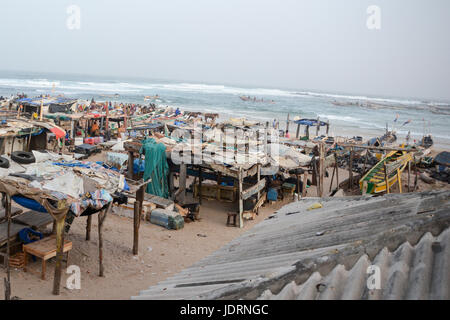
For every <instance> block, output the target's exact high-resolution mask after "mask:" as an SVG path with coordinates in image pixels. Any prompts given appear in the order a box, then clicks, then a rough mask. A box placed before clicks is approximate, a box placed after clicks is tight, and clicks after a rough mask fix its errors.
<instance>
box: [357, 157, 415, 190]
mask: <svg viewBox="0 0 450 320" xmlns="http://www.w3.org/2000/svg"><path fill="white" fill-rule="evenodd" d="M412 159H413V155H412V153H407V152H405V151H392V152H390V153H389V154H387V155H386V157H384V158H383V159H382V160H381V161H380V162H378V163H377V164H376V165H375V166H374V167H373V168H372V169H370V171H369V172H368V173H367V174H366V175H365V176H363V177H362V178H361V180H359V187H360V189H361V192H362V193H363V194H372V193H381V192H385V191H386V176H385V172H384V170H385V165H386V168H387V176H388V184H389V188H391V187H392V186H393V185H394V184H396V183H397V182H398V181H397V180H398V178H399V177H400V175H401V173H402V172H403V170H404V169H405V167H406V166H407V165H408V162H409V161H411V160H412Z"/></svg>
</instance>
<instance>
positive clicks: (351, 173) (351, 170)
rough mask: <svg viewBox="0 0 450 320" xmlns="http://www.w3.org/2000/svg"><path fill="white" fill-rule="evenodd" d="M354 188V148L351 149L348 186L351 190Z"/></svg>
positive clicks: (348, 189)
mask: <svg viewBox="0 0 450 320" xmlns="http://www.w3.org/2000/svg"><path fill="white" fill-rule="evenodd" d="M352 188H353V148H351V150H350V159H349V163H348V188H347V191H350V190H351V189H352Z"/></svg>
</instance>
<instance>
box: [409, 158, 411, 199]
mask: <svg viewBox="0 0 450 320" xmlns="http://www.w3.org/2000/svg"><path fill="white" fill-rule="evenodd" d="M410 183H411V161H408V192H411V186H410Z"/></svg>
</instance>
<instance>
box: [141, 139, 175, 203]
mask: <svg viewBox="0 0 450 320" xmlns="http://www.w3.org/2000/svg"><path fill="white" fill-rule="evenodd" d="M140 153H141V154H144V155H145V171H144V181H148V180H149V179H151V182H150V183H149V184H148V185H147V193H150V194H153V195H156V196H159V197H163V198H166V199H167V198H169V186H168V181H167V176H168V174H169V165H168V164H167V158H166V146H165V145H164V144H162V143H156V141H155V140H154V139H146V140H144V141H142V148H141V150H140Z"/></svg>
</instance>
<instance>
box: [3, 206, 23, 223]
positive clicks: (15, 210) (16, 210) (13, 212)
mask: <svg viewBox="0 0 450 320" xmlns="http://www.w3.org/2000/svg"><path fill="white" fill-rule="evenodd" d="M22 212H23V210H22V209H20V208H17V207H11V217H14V216H16V215H18V214H21V213H22ZM3 221H6V215H5V208H2V209H0V222H3Z"/></svg>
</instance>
